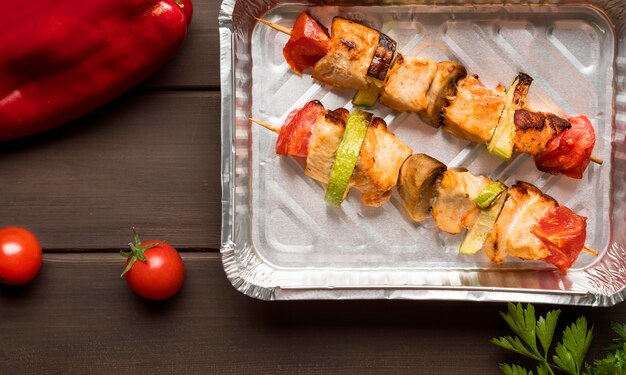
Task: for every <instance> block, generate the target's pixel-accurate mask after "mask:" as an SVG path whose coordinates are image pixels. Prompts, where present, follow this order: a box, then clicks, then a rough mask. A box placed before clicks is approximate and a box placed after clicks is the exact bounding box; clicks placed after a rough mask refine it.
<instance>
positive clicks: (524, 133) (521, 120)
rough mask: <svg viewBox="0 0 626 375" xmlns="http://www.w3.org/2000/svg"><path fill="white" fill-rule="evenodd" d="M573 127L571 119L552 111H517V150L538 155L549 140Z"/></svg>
mask: <svg viewBox="0 0 626 375" xmlns="http://www.w3.org/2000/svg"><path fill="white" fill-rule="evenodd" d="M570 127H571V125H570V123H569V121H567V120H565V119H563V118H560V117H558V116H557V115H554V114H552V113H545V112H532V111H527V110H525V109H520V110H517V111H515V145H514V147H515V151H517V152H526V153H528V154H530V155H537V154H539V153H541V152H542V151H544V150H545V149H546V144H547V143H548V141H549V140H550V139H552V138H554V137H555V136H557V135H558V134H560V133H561V132H563V131H564V130H566V129H569V128H570Z"/></svg>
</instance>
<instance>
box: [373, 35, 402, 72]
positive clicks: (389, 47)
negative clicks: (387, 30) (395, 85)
mask: <svg viewBox="0 0 626 375" xmlns="http://www.w3.org/2000/svg"><path fill="white" fill-rule="evenodd" d="M396 46H397V43H396V41H395V40H393V39H391V38H390V37H389V36H387V35H386V34H383V33H380V35H379V37H378V46H377V47H376V51H375V52H374V56H373V57H372V61H371V62H370V66H369V68H368V69H367V76H368V77H372V78H375V79H378V80H379V81H385V79H386V78H387V73H388V72H389V69H390V68H391V65H392V64H393V60H394V59H395V57H396Z"/></svg>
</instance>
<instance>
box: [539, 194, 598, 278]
mask: <svg viewBox="0 0 626 375" xmlns="http://www.w3.org/2000/svg"><path fill="white" fill-rule="evenodd" d="M531 232H532V233H533V234H534V235H535V236H537V238H539V239H540V240H541V242H543V244H544V245H546V246H547V247H548V250H549V251H550V255H549V256H548V257H547V258H545V259H543V260H544V261H546V262H548V263H551V264H554V265H555V266H556V268H558V269H559V271H561V273H565V272H566V271H567V270H568V269H569V268H570V267H571V266H572V264H574V262H576V259H578V255H579V254H580V252H581V251H582V249H583V247H584V246H585V240H586V237H587V218H585V217H583V216H578V215H576V214H575V213H574V212H572V210H570V209H569V208H567V207H564V206H559V207H558V208H557V209H556V210H554V211H552V212H550V213H548V214H547V215H546V216H544V217H543V218H541V220H539V222H538V223H537V224H536V225H535V226H534V227H533V228H532V229H531Z"/></svg>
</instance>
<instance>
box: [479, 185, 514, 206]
mask: <svg viewBox="0 0 626 375" xmlns="http://www.w3.org/2000/svg"><path fill="white" fill-rule="evenodd" d="M506 189H507V187H506V185H505V184H503V183H502V182H500V181H496V182H492V183H491V184H489V185H488V186H487V187H486V188H484V189H483V190H482V191H481V192H480V193H478V195H477V196H476V198H474V203H476V204H477V205H478V207H480V208H489V207H490V206H491V204H492V203H493V202H494V201H495V200H496V198H498V196H499V195H500V194H502V193H503V192H505V191H506Z"/></svg>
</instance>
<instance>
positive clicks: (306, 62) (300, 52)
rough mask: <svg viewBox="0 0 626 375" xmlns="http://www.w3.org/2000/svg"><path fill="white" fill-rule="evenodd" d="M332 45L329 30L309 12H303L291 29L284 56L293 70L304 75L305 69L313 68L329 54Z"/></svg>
mask: <svg viewBox="0 0 626 375" xmlns="http://www.w3.org/2000/svg"><path fill="white" fill-rule="evenodd" d="M330 45H331V41H330V36H329V35H328V30H326V28H325V27H324V26H322V25H320V24H319V23H318V22H317V21H316V20H315V19H314V18H313V17H311V16H310V15H309V14H308V13H307V12H302V13H300V16H298V19H296V23H295V24H294V25H293V29H291V37H290V38H289V41H288V42H287V44H286V45H285V47H284V48H283V56H285V60H286V61H287V64H289V66H290V67H291V69H293V70H294V71H296V72H297V73H298V74H302V71H303V70H304V69H306V68H310V67H312V66H313V65H315V63H316V62H317V61H318V60H319V59H321V58H322V57H324V56H325V55H326V54H327V53H328V50H329V49H330Z"/></svg>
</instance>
